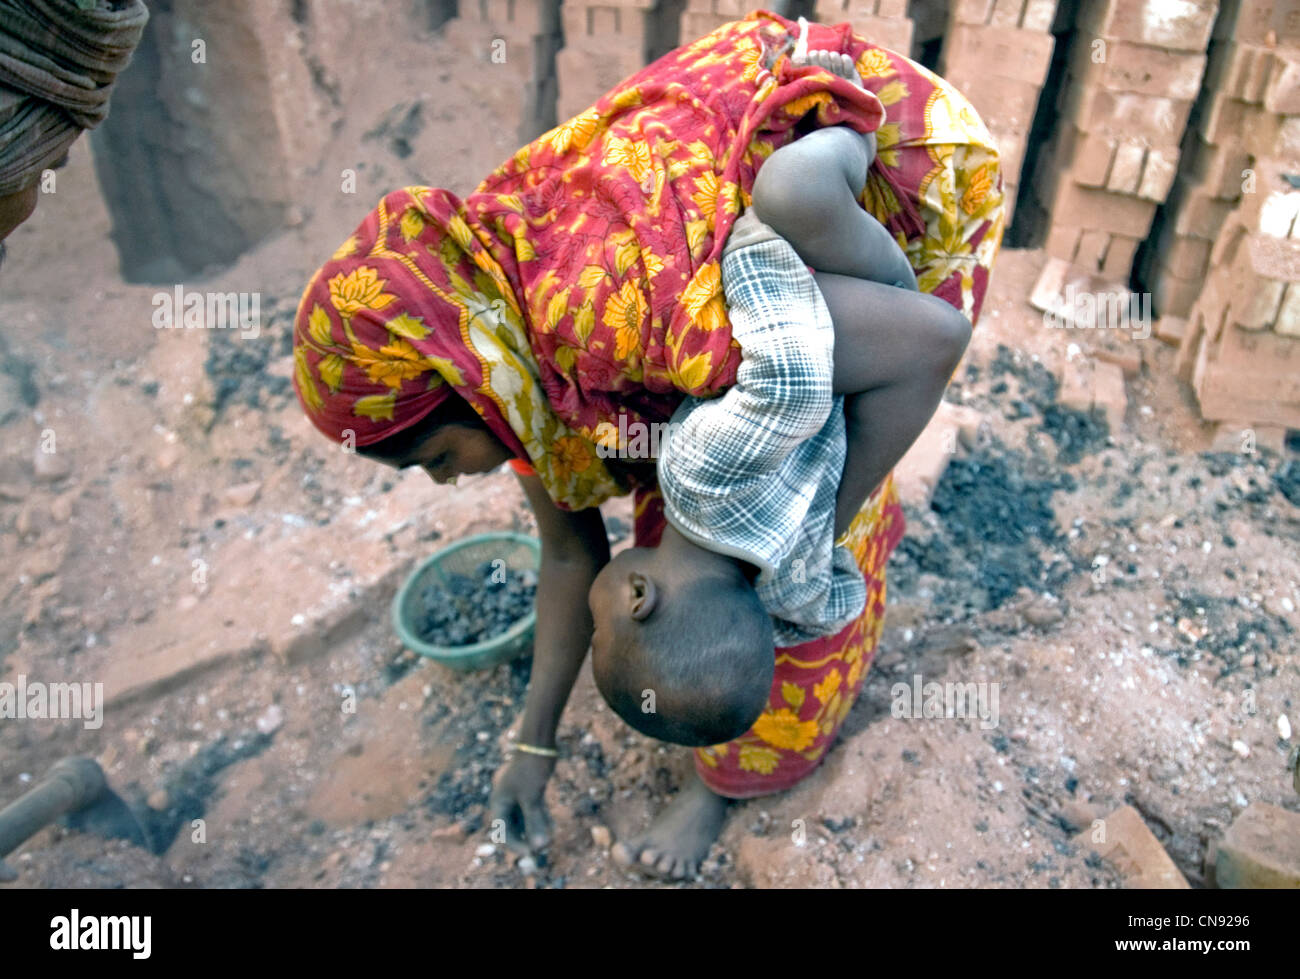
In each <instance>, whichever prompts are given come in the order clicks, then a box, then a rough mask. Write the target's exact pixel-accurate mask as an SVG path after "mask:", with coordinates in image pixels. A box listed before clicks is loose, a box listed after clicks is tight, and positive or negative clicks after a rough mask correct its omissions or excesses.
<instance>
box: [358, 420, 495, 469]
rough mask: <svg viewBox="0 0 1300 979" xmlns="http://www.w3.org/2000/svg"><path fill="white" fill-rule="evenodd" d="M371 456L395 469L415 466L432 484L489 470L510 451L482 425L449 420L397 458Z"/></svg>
mask: <svg viewBox="0 0 1300 979" xmlns="http://www.w3.org/2000/svg"><path fill="white" fill-rule="evenodd" d="M374 458H377V459H379V461H380V462H383V463H385V464H387V465H390V466H394V467H395V468H397V469H406V468H407V467H408V466H419V467H420V468H421V469H423V470H424V471H425V472H427V473H428V474H429V476H430V478H431V479H432V480H433V481H434V482H435V483H450V482H454V481H455V479H456V477H457V476H464V475H468V474H470V473H485V472H491V471H492V470H493V469H495V468H497V466H499V465H501V464H502V463H504V462H508V461H509V460H510V459H512V458H514V453H513V452H511V451H510V450H509V449H508V448H506V447H505V445H504V444H503V443H502V442H501V440H500V439H498V438H497V437H496V436H495V435H493V434H492V433H491V432H490V431H489V430H488V429H487V428H485V427H482V428H480V427H476V426H472V425H461V424H458V423H456V422H451V423H448V424H446V425H443V426H441V427H440V428H439V429H438V430H437V431H436V432H434V433H433V434H432V435H430V436H429V437H428V438H427V439H425V440H424V441H423V442H421V443H420V444H419V445H417V446H416V447H415V448H414V449H412V450H411V451H410V452H408V453H407V454H406V455H405V456H402V457H401V458H398V459H392V458H387V457H384V456H378V455H376V456H374Z"/></svg>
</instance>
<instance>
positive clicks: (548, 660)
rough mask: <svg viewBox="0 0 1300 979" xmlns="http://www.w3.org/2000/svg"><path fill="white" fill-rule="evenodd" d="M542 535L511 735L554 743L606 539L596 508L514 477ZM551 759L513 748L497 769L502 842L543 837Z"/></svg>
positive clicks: (547, 833) (496, 810)
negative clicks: (529, 658)
mask: <svg viewBox="0 0 1300 979" xmlns="http://www.w3.org/2000/svg"><path fill="white" fill-rule="evenodd" d="M518 478H519V483H520V485H521V486H522V487H523V490H524V495H525V496H527V497H528V505H529V506H530V507H531V508H532V511H533V515H534V516H535V517H536V518H537V529H538V533H539V535H540V536H541V539H542V566H541V572H540V574H539V575H538V581H537V631H536V633H535V635H534V637H533V672H532V677H531V679H530V680H529V683H528V696H527V698H526V699H525V701H524V716H523V719H522V720H521V721H520V723H519V733H518V737H519V740H520V741H521V742H523V743H524V744H532V745H538V746H549V745H554V744H555V732H556V729H557V728H558V727H559V725H560V715H561V714H562V713H563V712H564V704H565V701H567V700H568V698H569V692H570V691H571V690H572V689H573V683H574V681H575V680H576V679H577V678H578V670H579V669H580V668H581V667H582V660H583V658H584V657H585V656H586V655H587V649H588V648H589V647H590V646H591V632H592V623H591V609H590V608H589V607H588V605H587V593H588V592H589V591H590V590H591V583H592V582H593V581H594V580H595V578H596V574H597V572H599V571H600V569H601V568H603V567H604V566H605V564H606V563H608V561H609V538H608V536H606V533H605V522H604V520H603V519H602V518H601V516H600V510H598V509H597V508H596V507H591V508H590V509H587V510H577V511H567V510H561V509H560V508H559V507H557V506H556V505H555V504H554V503H553V502H552V501H551V498H550V497H549V496H548V495H547V493H546V488H545V487H544V486H543V485H542V481H541V480H540V479H539V478H538V477H536V476H522V475H521V476H519V477H518ZM554 769H555V759H554V758H547V757H545V756H543V755H534V754H529V753H525V752H520V753H518V754H517V755H516V756H515V757H514V758H512V759H511V760H510V761H509V762H507V763H506V765H505V766H504V767H503V768H502V769H501V771H500V773H499V774H498V776H497V781H496V783H495V784H494V786H493V788H492V798H491V800H490V803H489V808H490V811H491V813H492V818H493V819H503V820H505V825H506V834H507V835H506V839H507V845H508V846H510V847H511V848H512V849H514V850H516V851H517V852H528V851H529V850H535V849H538V848H540V847H543V846H545V845H546V844H547V843H549V842H550V837H551V820H550V816H549V815H548V814H547V811H546V804H545V802H544V801H543V799H542V795H543V793H544V792H545V790H546V780H547V779H548V778H550V776H551V772H552V771H553V770H554Z"/></svg>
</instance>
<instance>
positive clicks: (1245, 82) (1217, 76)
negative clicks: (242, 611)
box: [1205, 41, 1272, 102]
mask: <svg viewBox="0 0 1300 979" xmlns="http://www.w3.org/2000/svg"><path fill="white" fill-rule="evenodd" d="M1271 61H1272V52H1271V51H1270V50H1269V49H1268V48H1266V47H1263V46H1262V45H1258V44H1247V43H1243V42H1239V41H1225V42H1223V43H1220V44H1216V45H1214V47H1213V48H1211V52H1210V56H1209V63H1208V64H1207V65H1206V69H1205V87H1206V88H1207V89H1209V90H1210V91H1211V92H1213V93H1214V95H1215V97H1216V98H1229V99H1238V100H1241V101H1243V102H1259V101H1260V100H1261V99H1262V98H1263V94H1264V84H1265V82H1266V81H1267V76H1268V67H1269V65H1270V64H1271Z"/></svg>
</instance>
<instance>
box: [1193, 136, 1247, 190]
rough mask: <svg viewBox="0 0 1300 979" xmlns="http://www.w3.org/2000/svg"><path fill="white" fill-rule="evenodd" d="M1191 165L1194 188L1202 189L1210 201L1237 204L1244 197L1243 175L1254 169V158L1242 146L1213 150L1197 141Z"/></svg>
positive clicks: (1213, 147)
mask: <svg viewBox="0 0 1300 979" xmlns="http://www.w3.org/2000/svg"><path fill="white" fill-rule="evenodd" d="M1190 154H1191V155H1190V158H1189V160H1188V165H1187V177H1188V181H1189V183H1190V184H1191V185H1193V186H1195V185H1199V186H1200V188H1201V189H1202V190H1203V191H1204V192H1206V193H1208V195H1209V196H1210V197H1215V198H1218V199H1219V200H1225V201H1235V200H1236V199H1237V198H1238V197H1240V196H1241V189H1242V181H1243V180H1244V179H1245V178H1244V177H1243V176H1242V174H1243V172H1244V171H1245V170H1246V169H1247V168H1249V166H1250V154H1249V153H1247V152H1246V151H1245V150H1243V149H1241V148H1240V147H1239V146H1232V145H1227V146H1213V145H1211V144H1209V143H1206V142H1203V141H1202V140H1200V139H1198V138H1195V137H1194V138H1193V140H1192V146H1191V150H1190Z"/></svg>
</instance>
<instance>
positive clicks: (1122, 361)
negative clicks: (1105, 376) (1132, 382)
mask: <svg viewBox="0 0 1300 979" xmlns="http://www.w3.org/2000/svg"><path fill="white" fill-rule="evenodd" d="M1092 355H1093V357H1095V358H1096V359H1097V360H1100V361H1102V362H1103V363H1107V364H1114V365H1115V366H1116V367H1118V368H1119V369H1120V370H1121V371H1123V372H1124V376H1125V377H1126V378H1130V379H1131V378H1134V377H1137V376H1138V375H1139V374H1141V373H1142V350H1141V348H1140V347H1138V346H1137V345H1136V344H1134V343H1132V342H1129V343H1128V345H1127V346H1124V347H1120V348H1119V349H1117V350H1109V349H1106V348H1102V349H1099V350H1094V351H1092Z"/></svg>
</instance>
